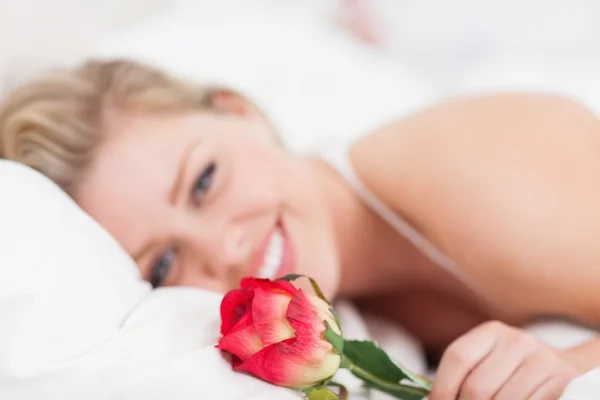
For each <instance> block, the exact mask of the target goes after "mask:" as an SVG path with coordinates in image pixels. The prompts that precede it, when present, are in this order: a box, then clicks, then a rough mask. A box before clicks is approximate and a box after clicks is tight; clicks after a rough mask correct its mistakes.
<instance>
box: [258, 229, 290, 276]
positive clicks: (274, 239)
mask: <svg viewBox="0 0 600 400" xmlns="http://www.w3.org/2000/svg"><path fill="white" fill-rule="evenodd" d="M284 248H285V238H284V236H283V231H282V230H281V228H280V227H277V228H276V229H275V230H274V231H273V233H272V234H271V237H270V238H269V242H268V244H267V247H266V250H265V255H264V258H263V261H262V264H261V265H260V267H259V268H258V272H257V275H258V277H259V278H264V279H273V278H275V276H276V275H277V272H279V270H280V269H281V266H282V264H283V255H284Z"/></svg>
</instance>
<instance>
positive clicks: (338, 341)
mask: <svg viewBox="0 0 600 400" xmlns="http://www.w3.org/2000/svg"><path fill="white" fill-rule="evenodd" d="M325 326H326V327H327V328H326V329H325V333H324V334H323V336H325V339H327V340H329V342H330V343H331V345H332V346H333V348H334V349H335V350H336V351H337V353H338V354H339V355H340V356H341V355H342V354H344V338H343V337H341V336H340V335H338V334H337V332H336V331H334V330H333V329H332V328H331V325H329V322H328V321H325Z"/></svg>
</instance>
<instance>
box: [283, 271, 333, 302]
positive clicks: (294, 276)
mask: <svg viewBox="0 0 600 400" xmlns="http://www.w3.org/2000/svg"><path fill="white" fill-rule="evenodd" d="M299 278H307V279H308V280H309V281H310V284H311V286H312V288H313V290H314V291H315V294H316V295H317V296H319V298H320V299H321V300H323V301H324V302H325V303H327V304H331V303H330V302H329V300H327V298H326V297H325V295H324V294H323V291H322V290H321V288H320V287H319V284H318V283H317V281H315V280H314V279H313V278H311V277H310V276H306V275H300V274H287V275H284V276H282V277H280V278H278V279H277V280H282V281H288V282H292V281H295V280H296V279H299Z"/></svg>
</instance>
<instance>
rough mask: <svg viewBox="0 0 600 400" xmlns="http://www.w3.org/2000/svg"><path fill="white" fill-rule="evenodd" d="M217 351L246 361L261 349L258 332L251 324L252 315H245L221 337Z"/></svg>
mask: <svg viewBox="0 0 600 400" xmlns="http://www.w3.org/2000/svg"><path fill="white" fill-rule="evenodd" d="M216 347H217V348H218V349H221V350H224V351H228V352H229V353H231V354H233V355H234V356H236V357H238V358H239V359H240V360H241V361H246V360H248V359H249V358H250V357H251V356H253V355H254V354H256V353H257V352H259V351H260V350H262V349H263V347H264V346H263V344H262V342H261V340H260V337H259V336H258V332H256V329H255V328H254V325H253V323H252V314H251V313H247V314H246V315H244V316H243V317H242V319H241V320H240V321H239V322H238V323H237V324H235V325H234V326H233V327H232V328H231V329H230V330H229V332H228V333H227V334H226V335H225V336H223V337H222V338H221V339H220V340H219V343H218V344H217V346H216Z"/></svg>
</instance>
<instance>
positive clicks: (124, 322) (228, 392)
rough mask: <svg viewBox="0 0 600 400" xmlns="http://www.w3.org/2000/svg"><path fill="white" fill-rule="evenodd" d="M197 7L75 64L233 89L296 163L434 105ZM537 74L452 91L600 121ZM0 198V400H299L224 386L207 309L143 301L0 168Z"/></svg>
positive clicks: (561, 82) (327, 54) (90, 245)
mask: <svg viewBox="0 0 600 400" xmlns="http://www.w3.org/2000/svg"><path fill="white" fill-rule="evenodd" d="M264 1H265V2H266V1H267V0H264ZM206 4H208V3H207V2H206V1H205V0H197V1H181V2H178V5H177V6H176V7H173V8H172V9H171V10H170V11H169V12H166V13H164V14H163V15H161V16H160V17H157V18H155V19H152V20H149V21H147V22H146V23H145V24H141V25H139V26H137V27H135V28H133V29H131V30H129V31H128V32H126V33H122V34H119V35H117V36H115V37H113V38H111V39H109V40H104V41H102V42H101V43H99V45H98V46H97V47H96V48H94V49H92V50H90V51H89V52H88V53H87V54H86V56H89V55H95V56H103V57H112V56H135V57H138V58H141V59H144V60H148V61H152V62H154V63H156V64H158V65H160V66H162V67H164V68H167V69H169V70H171V71H173V72H176V73H181V74H183V75H185V76H188V77H191V78H194V79H197V80H200V81H210V82H214V81H217V82H219V83H226V84H231V85H233V86H234V87H239V88H241V89H242V90H244V91H245V92H247V93H248V94H250V96H251V97H253V98H254V99H255V100H256V101H257V102H258V103H259V104H260V105H261V106H263V107H265V109H266V111H267V112H268V113H269V115H270V116H271V117H272V118H273V119H274V120H275V122H276V123H277V125H278V126H279V128H280V130H281V132H282V134H283V135H284V139H285V140H286V142H287V143H288V144H289V145H290V147H292V148H293V149H295V150H299V151H307V150H311V149H314V148H317V147H322V146H324V145H326V142H328V141H338V140H343V141H346V140H352V139H353V138H355V137H356V136H358V135H360V134H362V133H363V132H365V131H368V130H369V129H371V128H372V127H374V126H376V125H379V124H381V123H382V122H384V121H387V120H388V119H390V118H394V117H398V116H400V115H403V114H405V113H409V112H411V111H413V110H415V109H417V108H419V107H420V106H422V105H425V104H427V103H428V102H430V101H432V100H435V99H437V98H439V97H440V96H441V95H443V94H446V93H447V92H444V91H443V90H442V89H441V88H440V87H438V86H436V85H434V84H432V83H431V81H430V80H429V79H428V77H427V76H426V75H425V74H424V73H423V72H422V71H418V70H415V69H414V68H412V67H410V66H409V65H407V64H406V63H402V62H399V61H398V59H392V58H391V57H389V55H386V54H383V53H378V52H372V51H370V50H369V49H366V48H362V47H360V46H358V45H357V44H356V43H354V42H352V41H351V40H350V39H349V38H348V37H346V36H344V35H342V34H340V33H339V32H336V31H334V29H333V28H332V27H330V26H329V25H327V24H326V23H323V21H321V20H318V19H317V20H314V19H311V18H312V17H310V18H309V15H308V14H302V13H298V14H296V15H294V16H290V14H289V13H288V14H286V13H284V12H285V8H277V7H272V8H270V9H267V8H262V9H261V8H255V7H252V6H251V5H250V4H249V2H247V1H240V0H220V1H219V2H211V7H206ZM273 4H274V3H273ZM232 7H234V8H232ZM233 10H235V12H233ZM224 15H227V16H228V18H227V19H224V18H223V16H224ZM182 38H187V39H186V40H183V39H182ZM215 38H218V39H219V41H216V40H215ZM509 60H510V58H509ZM540 65H541V64H540V61H531V60H528V59H522V60H521V63H520V64H518V65H517V66H515V64H513V63H510V62H508V61H505V60H503V59H495V60H491V61H490V62H489V63H487V64H485V65H484V64H481V65H478V66H474V67H473V69H471V70H469V71H465V72H464V77H463V78H462V79H460V80H457V81H456V82H455V86H454V87H453V88H452V89H453V90H454V91H464V90H468V91H479V90H485V89H488V88H507V87H510V88H517V89H518V88H531V87H534V88H542V89H543V88H548V87H552V88H555V89H557V90H559V91H561V92H564V93H569V94H573V95H575V96H576V97H577V98H579V99H581V100H583V101H585V102H586V103H588V104H590V105H591V106H592V107H593V108H595V109H598V110H600V107H598V105H600V101H599V100H600V97H599V96H598V93H600V87H598V82H600V80H595V81H594V80H592V79H584V78H582V77H581V75H576V74H573V73H571V74H564V73H563V72H564V71H565V69H563V68H561V67H556V68H555V69H554V70H552V68H550V69H549V68H546V69H545V70H544V71H545V72H544V73H541V72H540V70H541V68H540ZM590 65H591V64H590ZM546 67H547V65H546ZM571 70H575V68H574V67H573V68H571ZM577 70H578V71H579V69H577ZM593 70H594V68H591V67H590V68H589V69H588V70H587V73H588V75H586V76H587V77H588V78H589V77H590V76H591V74H592V73H593ZM597 70H600V68H599V69H597ZM594 85H595V86H594ZM596 88H598V90H596ZM445 89H447V88H445ZM0 188H2V189H1V190H2V192H1V193H0V254H2V263H0V271H1V272H2V274H1V275H0V277H1V279H0V293H2V295H1V296H0V327H1V329H0V399H5V398H6V399H19V400H21V399H23V400H27V399H57V400H58V399H60V400H69V399H78V400H79V399H86V400H87V399H90V400H95V399H98V400H100V399H111V400H112V399H115V400H120V399H128V400H129V399H157V400H163V399H178V400H186V399H190V400H191V399H194V400H196V399H201V398H211V396H214V397H212V398H216V396H217V392H219V395H218V396H219V397H218V398H222V399H225V400H229V399H231V400H237V399H240V400H242V399H243V400H263V399H264V400H266V399H274V398H277V399H281V400H286V399H297V398H300V397H299V396H297V395H296V394H294V393H293V392H291V391H287V390H284V389H281V388H275V387H272V386H270V385H267V384H265V383H263V382H260V381H258V380H256V379H253V378H249V377H246V376H243V375H240V374H234V373H232V372H231V370H230V368H229V366H228V365H227V363H225V362H224V361H223V360H222V359H221V358H220V356H219V353H218V352H217V351H216V350H215V349H214V348H213V344H214V343H215V341H216V339H217V336H216V335H217V326H218V314H217V311H218V303H219V299H220V298H219V296H216V295H213V294H209V293H205V292H203V291H200V290H192V289H181V288H179V289H162V290H158V291H151V290H150V288H149V286H148V285H146V284H145V283H143V282H141V281H140V280H139V276H138V274H137V269H136V268H135V265H134V264H133V262H132V261H131V260H130V259H129V258H128V257H127V256H126V255H125V254H124V253H123V252H122V250H121V249H120V247H119V246H118V245H117V244H116V243H115V242H114V241H113V240H112V238H110V237H109V235H108V234H106V233H105V232H104V231H103V230H102V229H100V227H99V226H98V225H97V224H95V223H94V222H93V221H92V220H91V219H90V218H89V217H87V215H85V214H84V213H82V212H81V211H79V210H78V209H77V208H76V207H75V206H74V204H73V203H72V202H70V200H68V199H67V198H66V197H65V196H64V195H62V194H61V193H60V192H58V191H57V190H56V188H54V187H53V185H51V184H50V183H49V182H47V181H46V180H45V179H43V178H41V177H40V176H38V175H37V174H34V173H32V172H31V171H28V170H25V169H24V168H22V167H18V166H15V165H12V164H10V163H7V162H0ZM115 207H118V205H115ZM338 307H339V309H340V312H341V313H342V317H343V319H344V325H345V327H344V329H345V332H346V333H347V334H348V335H349V336H352V337H356V338H367V337H372V338H374V339H377V340H378V341H380V342H381V343H382V344H383V345H384V347H386V349H387V350H388V351H390V352H391V353H392V354H393V355H395V357H396V358H397V359H398V360H400V361H402V362H403V363H404V364H406V365H407V366H409V367H410V368H412V369H414V370H416V371H419V372H424V371H425V363H424V358H423V354H422V352H421V349H420V347H419V345H418V343H416V342H415V341H414V340H413V339H412V338H411V337H410V336H409V335H407V334H406V333H405V332H404V331H402V330H401V329H399V328H398V327H391V326H389V325H388V324H386V323H383V322H381V321H375V320H373V319H372V318H371V317H368V316H360V315H357V314H356V312H355V311H354V310H353V309H352V307H351V306H350V305H348V304H338ZM528 329H529V330H530V331H531V332H533V333H535V334H536V335H538V336H540V337H542V338H543V339H544V340H547V341H549V342H550V343H552V344H554V345H556V346H558V347H569V346H572V345H575V344H577V343H581V342H582V341H584V340H586V339H588V338H589V337H591V335H593V332H591V331H589V330H585V329H581V328H579V327H574V326H571V325H567V324H560V323H557V324H539V325H535V326H531V327H529V328H528ZM341 378H342V379H344V377H343V376H342V377H341ZM345 379H346V380H347V381H348V383H349V384H350V386H351V387H353V388H354V389H355V394H354V397H353V400H355V399H360V398H361V397H360V389H359V388H358V387H356V381H353V380H352V379H350V378H349V377H347V376H346V377H345ZM568 393H570V394H569V395H565V396H566V397H565V399H568V400H586V399H590V400H591V399H598V398H600V376H598V373H597V372H596V373H590V374H588V375H587V376H584V377H582V378H581V379H580V380H577V381H575V382H574V383H573V385H572V387H571V388H569V392H568ZM380 398H384V396H381V397H380ZM372 399H373V400H374V399H375V397H373V398H372Z"/></svg>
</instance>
